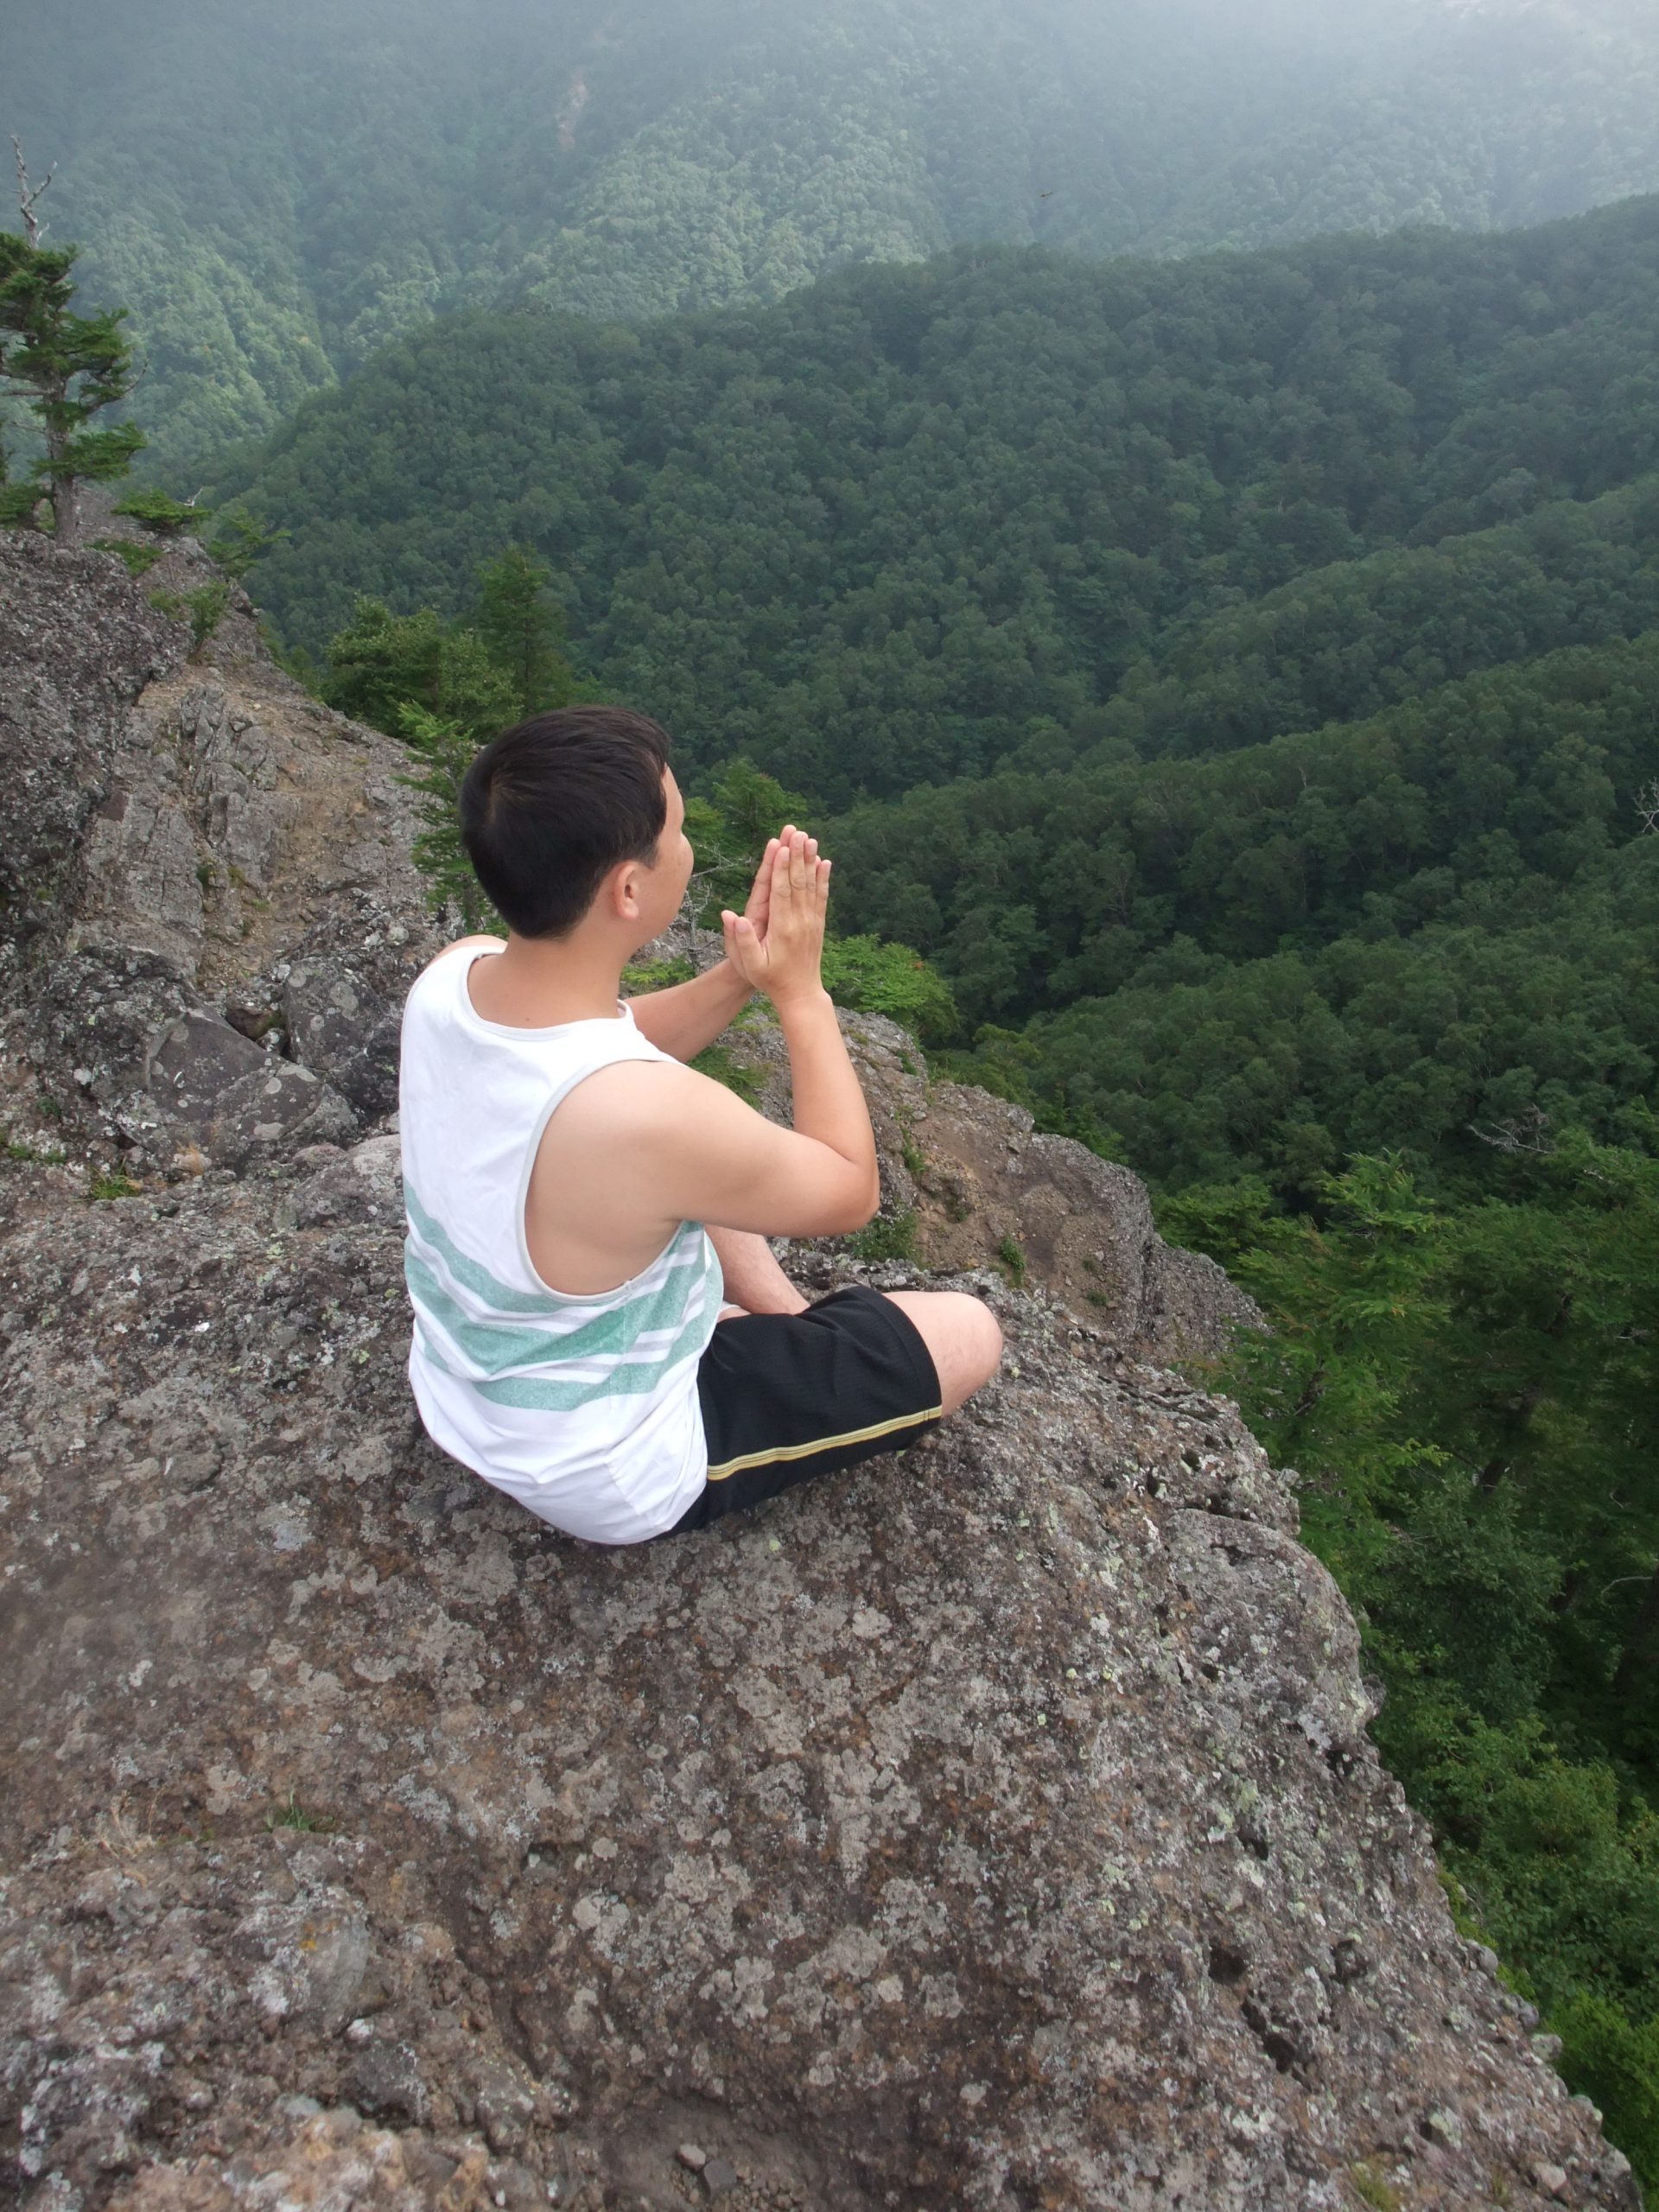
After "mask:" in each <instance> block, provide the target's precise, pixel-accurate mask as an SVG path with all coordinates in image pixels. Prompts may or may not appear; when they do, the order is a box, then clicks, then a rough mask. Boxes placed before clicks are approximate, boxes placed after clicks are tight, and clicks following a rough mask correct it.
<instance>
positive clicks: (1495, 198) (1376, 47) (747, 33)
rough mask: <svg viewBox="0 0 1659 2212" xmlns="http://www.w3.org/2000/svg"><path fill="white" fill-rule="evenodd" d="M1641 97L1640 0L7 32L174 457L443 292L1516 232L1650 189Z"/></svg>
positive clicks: (953, 7)
mask: <svg viewBox="0 0 1659 2212" xmlns="http://www.w3.org/2000/svg"><path fill="white" fill-rule="evenodd" d="M1656 117H1659V18H1656V16H1655V15H1654V11H1653V10H1651V8H1650V7H1649V6H1647V5H1645V4H1643V0H1573V4H1571V5H1568V4H1567V3H1566V0H1489V4H1487V5H1484V6H1481V7H1478V8H1477V7H1468V6H1461V5H1456V4H1452V0H1392V4H1388V5H1384V4H1383V0H1351V4H1348V5H1345V6H1344V7H1342V8H1332V7H1331V6H1329V5H1328V4H1325V0H1271V3H1270V4H1259V5H1256V6H1254V7H1251V8H1249V9H1246V8H1244V7H1243V6H1242V5H1240V4H1238V0H1166V3H1165V4H1163V5H1160V6H1159V7H1157V8H1151V7H1147V6H1146V5H1144V4H1141V0H1020V4H1019V5H1018V6H1015V5H1014V4H1012V0H953V4H950V5H949V6H947V5H946V4H945V0H828V4H826V5H823V6H820V7H818V8H817V9H814V10H806V11H803V10H779V9H778V8H777V7H775V6H773V5H772V4H769V0H477V4H475V5H474V6H471V7H468V8H467V9H465V10H454V9H446V8H443V7H441V6H439V5H438V4H437V0H353V4H352V5H351V6H350V7H348V8H339V7H335V6H333V5H326V4H324V0H290V4H289V5H287V6H285V7H283V8H281V9H277V10H245V9H232V8H230V7H228V6H226V5H224V4H223V0H150V4H149V5H146V6H145V7H143V8H142V9H139V8H133V7H131V6H128V5H123V4H118V0H64V4H62V5H60V6H59V7H56V8H54V9H52V10H22V9H14V10H11V11H10V15H9V17H8V20H7V22H6V24H5V27H4V31H3V53H0V132H10V131H13V130H16V131H18V132H20V133H21V134H22V138H23V141H24V143H25V147H26V149H27V151H28V153H29V156H30V159H31V162H32V163H33V166H34V168H35V172H36V174H37V175H38V174H41V173H43V172H44V170H45V169H46V168H47V167H48V164H50V163H52V162H57V163H58V164H59V174H58V177H57V180H56V182H55V184H54V200H53V209H54V215H53V219H54V223H55V224H56V226H57V228H58V230H59V232H60V234H62V235H65V236H71V237H77V238H82V239H84V240H86V244H87V256H86V264H85V277H86V283H87V284H88V287H89V289H90V292H91V295H92V296H93V297H95V298H96V297H103V298H107V299H109V300H111V301H115V300H119V301H121V302H124V303H125V304H126V305H127V306H128V307H130V308H131V309H132V311H133V315H134V325H135V328H136V330H137V334H138V336H139V338H140V340H141V342H142V346H143V353H144V355H145V358H146V361H147V365H148V376H147V380H146V383H145V385H144V387H143V393H142V396H141V398H140V401H139V403H138V404H139V410H140V412H141V414H142V416H143V420H144V422H145V423H146V426H147V428H148V429H149V432H150V434H151V438H152V442H153V454H154V457H155V458H156V459H157V460H159V461H175V462H177V463H179V464H180V465H187V464H188V465H191V466H194V463H195V461H197V459H198V458H199V457H200V455H202V454H204V453H205V452H206V451H207V449H209V448H213V447H214V446H217V445H219V444H220V443H222V442H224V441H225V440H226V439H229V438H235V437H238V436H245V435H262V434H264V432H266V431H268V430H269V429H271V428H272V427H273V426H274V425H275V424H277V423H278V422H279V421H280V420H282V419H283V417H284V416H286V415H287V414H288V412H289V410H291V409H292V408H293V407H294V406H295V405H296V404H297V402H298V401H299V400H300V399H301V398H302V397H303V396H304V395H305V394H306V393H307V392H308V391H313V390H315V389H317V388H319V387H324V386H327V385H333V384H334V382H335V381H336V380H337V379H338V378H341V377H343V376H346V375H347V374H349V373H351V372H353V370H355V369H356V368H357V367H358V366H359V365H360V364H361V363H363V362H364V361H365V359H368V358H369V357H370V356H371V355H372V353H374V352H375V350H376V349H377V348H378V347H379V346H383V345H385V343H386V342H388V341H389V340H392V339H395V338H397V337H399V336H401V335H404V334H407V333H409V332H410V331H411V330H412V329H414V328H416V327H418V326H419V325H421V324H422V323H423V322H424V321H426V319H427V318H428V317H429V315H431V314H432V313H433V312H434V311H435V310H439V309H442V310H451V309H454V308H461V307H467V306H474V307H478V306H494V305H518V304H523V303H524V302H542V303H544V304H546V305H549V306H550V307H554V308H571V309H575V310H578V311H580V312H582V313H585V314H593V315H605V316H622V317H628V318H633V317H639V316H649V315H661V314H665V313H670V312H675V311H682V310H687V309H695V308H703V307H714V306H721V305H728V304H734V303H737V302H745V301H756V302H766V301H772V300H775V299H778V298H779V297H780V296H783V295H784V294H785V293H786V292H789V291H790V290H791V289H794V288H796V287H797V286H799V285H801V284H803V283H807V282H809V281H810V280H811V279H812V278H814V277H817V276H819V275H821V274H823V272H825V271H826V270H830V269H833V268H836V267H838V266H841V265H842V264H849V263H862V262H872V261H902V260H914V259H917V258H919V257H924V256H926V255H930V254H935V253H938V251H941V250H943V249H944V248H946V247H948V246H950V245H953V244H958V243H968V242H975V241H979V240H982V239H998V240H1002V241H1005V242H1009V243H1014V244H1019V245H1030V244H1043V245H1052V246H1055V247H1059V248H1064V249H1066V250H1069V251H1076V252H1081V253H1088V254H1104V253H1117V252H1123V251H1141V252H1149V253H1158V254H1163V253H1173V254H1181V253H1188V252H1192V251H1196V250H1201V249H1203V248H1205V247H1208V246H1212V245H1227V244H1231V245H1249V246H1260V245H1275V244H1281V243H1285V242H1287V241H1289V240H1292V239H1296V238H1306V237H1309V236H1312V235H1313V234H1315V233H1317V232H1326V231H1333V230H1339V229H1348V228H1354V229H1363V230H1369V231H1385V230H1389V229H1391V228H1394V227H1396V226H1400V225H1402V224H1408V223H1413V224H1431V225H1449V226H1454V227H1459V228H1466V229H1472V230H1485V229H1490V228H1491V227H1494V226H1503V225H1510V224H1516V223H1529V222H1531V223H1535V222H1540V221H1543V220H1547V219H1550V218H1552V217H1554V216H1558V215H1563V214H1568V213H1574V212H1577V211H1579V210H1580V209H1583V208H1586V207H1592V206H1596V205H1599V204H1603V203H1605V202H1608V201H1611V200H1617V199H1618V198H1620V197H1623V196H1624V195H1626V194H1631V193H1637V192H1644V191H1651V190H1653V189H1655V188H1659V122H1656Z"/></svg>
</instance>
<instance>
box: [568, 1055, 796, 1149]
mask: <svg viewBox="0 0 1659 2212" xmlns="http://www.w3.org/2000/svg"><path fill="white" fill-rule="evenodd" d="M556 1122H563V1123H564V1124H565V1127H566V1128H569V1129H571V1130H572V1131H575V1130H576V1129H578V1128H581V1129H582V1130H583V1131H584V1132H585V1131H588V1130H590V1129H597V1130H598V1131H600V1132H601V1134H603V1135H605V1136H606V1137H607V1140H608V1141H610V1142H612V1143H625V1142H626V1143H628V1144H637V1143H641V1142H662V1143H672V1142H673V1141H674V1140H675V1139H676V1137H677V1136H678V1137H681V1138H683V1136H684V1135H686V1134H687V1132H688V1131H690V1130H691V1129H701V1128H707V1127H708V1126H709V1124H710V1123H713V1124H715V1126H719V1127H729V1126H730V1125H731V1124H732V1123H733V1122H742V1123H745V1124H752V1123H758V1124H759V1125H760V1128H762V1129H769V1128H771V1126H772V1124H771V1123H770V1122H766V1121H765V1120H763V1119H762V1117H761V1116H760V1115H759V1114H757V1113H756V1112H755V1110H754V1109H753V1107H752V1106H749V1105H747V1104H746V1103H744V1101H743V1100H742V1099H741V1098H740V1097H738V1096H737V1095H736V1094H735V1093H734V1091H730V1090H727V1088H726V1087H725V1085H724V1084H719V1083H715V1082H714V1081H713V1080H712V1079H711V1078H710V1077H708V1076H706V1075H702V1074H700V1073H699V1072H698V1071H697V1070H696V1068H691V1067H687V1066H685V1065H683V1063H682V1062H681V1061H679V1060H670V1059H661V1060H659V1059H648V1060H647V1059H641V1060H613V1061H611V1062H609V1063H608V1064H607V1065H606V1066H604V1067H601V1068H595V1069H594V1072H593V1073H592V1075H590V1076H588V1077H584V1079H583V1080H582V1082H581V1083H579V1084H577V1085H576V1088H575V1090H573V1091H572V1092H571V1093H570V1095H569V1097H568V1098H567V1099H566V1100H565V1101H564V1103H563V1104H562V1105H561V1106H560V1108H559V1109H558V1112H557V1113H556V1115H555V1116H554V1117H553V1121H552V1122H549V1124H548V1127H549V1128H553V1126H554V1124H555V1123H556Z"/></svg>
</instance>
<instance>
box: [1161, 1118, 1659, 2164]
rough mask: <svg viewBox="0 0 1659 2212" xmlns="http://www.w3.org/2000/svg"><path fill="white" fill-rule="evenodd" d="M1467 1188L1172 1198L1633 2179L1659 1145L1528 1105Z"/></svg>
mask: <svg viewBox="0 0 1659 2212" xmlns="http://www.w3.org/2000/svg"><path fill="white" fill-rule="evenodd" d="M1503 1146H1504V1147H1506V1148H1499V1149H1497V1150H1495V1151H1494V1153H1493V1155H1492V1173H1491V1179H1490V1180H1489V1185H1488V1188H1487V1190H1486V1192H1484V1195H1481V1196H1479V1197H1478V1198H1469V1199H1465V1200H1463V1201H1461V1202H1459V1203H1457V1204H1452V1205H1447V1204H1441V1205H1431V1204H1429V1203H1427V1201H1426V1200H1425V1199H1424V1198H1423V1197H1422V1196H1421V1192H1419V1191H1418V1189H1417V1188H1416V1186H1415V1185H1414V1180H1413V1179H1412V1177H1411V1176H1410V1174H1409V1173H1408V1172H1407V1170H1406V1169H1405V1167H1404V1166H1402V1163H1401V1161H1400V1160H1398V1159H1397V1158H1378V1159H1364V1158H1362V1159H1359V1160H1355V1161H1354V1162H1353V1163H1352V1164H1351V1166H1350V1167H1349V1168H1348V1169H1347V1170H1346V1171H1345V1172H1344V1173H1343V1174H1342V1175H1340V1176H1338V1177H1336V1178H1333V1179H1329V1180H1328V1181H1326V1182H1325V1184H1324V1185H1322V1187H1321V1189H1320V1191H1319V1213H1318V1216H1317V1217H1306V1218H1302V1219H1296V1220H1293V1219H1291V1218H1288V1217H1285V1216H1284V1215H1282V1214H1280V1213H1277V1212H1276V1211H1274V1207H1273V1204H1272V1200H1271V1197H1270V1194H1269V1193H1268V1190H1267V1188H1266V1186H1265V1185H1262V1184H1261V1183H1259V1182H1257V1183H1255V1184H1249V1183H1243V1184H1234V1185H1223V1186H1221V1187H1219V1188H1214V1189H1211V1190H1198V1189H1192V1190H1189V1191H1187V1192H1184V1193H1183V1194H1181V1195H1180V1196H1179V1198H1171V1199H1166V1201H1164V1203H1163V1205H1162V1206H1161V1208H1160V1222H1161V1224H1162V1225H1163V1226H1164V1227H1165V1228H1166V1230H1167V1232H1168V1233H1170V1234H1172V1235H1175V1236H1184V1237H1185V1238H1186V1239H1188V1240H1189V1241H1191V1242H1194V1243H1200V1244H1202V1245H1203V1246H1204V1247H1205V1249H1209V1250H1211V1252H1213V1253H1214V1254H1215V1255H1217V1257H1218V1258H1220V1259H1222V1260H1223V1262H1224V1264H1225V1265H1227V1266H1228V1267H1229V1268H1230V1270H1231V1272H1232V1273H1233V1274H1235V1276H1236V1279H1237V1280H1239V1281H1241V1282H1243V1284H1244V1285H1245V1287H1248V1288H1249V1290H1251V1291H1252V1292H1253V1294H1255V1296H1256V1298H1257V1299H1258V1300H1260V1301H1261V1303H1262V1306H1263V1308H1264V1310H1265V1312H1266V1313H1267V1315H1268V1319H1269V1321H1270V1322H1271V1324H1272V1326H1273V1334H1272V1335H1270V1336H1260V1335H1251V1336H1249V1337H1246V1338H1243V1339H1242V1340H1241V1341H1240V1343H1239V1344H1238V1346H1237V1348H1236V1353H1235V1355H1234V1357H1233V1359H1232V1361H1231V1363H1230V1366H1229V1370H1228V1372H1227V1375H1226V1376H1225V1380H1226V1382H1227V1383H1228V1386H1229V1387H1230V1388H1231V1389H1236V1391H1237V1393H1238V1395H1239V1396H1240V1400H1241V1402H1242V1403H1243V1406H1244V1408H1245V1410H1246V1412H1247V1414H1248V1415H1249V1419H1250V1421H1251V1423H1252V1426H1253V1427H1255V1429H1256V1432H1257V1433H1258V1434H1259V1435H1261V1437H1262V1440H1263V1441H1264V1443H1266V1444H1267V1445H1268V1448H1269V1450H1270V1451H1271V1452H1273V1453H1274V1457H1275V1458H1276V1459H1280V1460H1281V1463H1282V1464H1286V1465H1294V1466H1296V1467H1298V1468H1299V1469H1300V1471H1301V1474H1302V1478H1303V1487H1302V1492H1301V1495H1302V1501H1303V1526H1304V1532H1305V1535H1306V1537H1307V1540H1308V1541H1310V1542H1311V1543H1312V1544H1313V1546H1314V1548H1316V1549H1317V1550H1318V1551H1319V1553H1320V1554H1321V1556H1322V1557H1323V1558H1324V1559H1325V1560H1326V1562H1327V1563H1328V1564H1329V1565H1330V1566H1331V1567H1332V1570H1333V1572H1334V1573H1336V1574H1337V1576H1338V1580H1340V1581H1341V1582H1342V1584H1343V1586H1344V1590H1345V1591H1346V1592H1347V1593H1348V1595H1349V1596H1350V1598H1351V1599H1352V1600H1353V1601H1354V1603H1355V1605H1356V1606H1357V1609H1358V1611H1359V1614H1360V1618H1361V1621H1362V1624H1363V1633H1364V1637H1365V1642H1366V1647H1367V1651H1368V1655H1369V1658H1370V1663H1371V1664H1372V1666H1373V1667H1374V1668H1375V1669H1376V1671H1377V1672H1378V1673H1379V1674H1380V1675H1382V1677H1383V1681H1385V1683H1386V1684H1387V1686H1388V1691H1389V1696H1388V1700H1387V1702H1386V1704H1385V1705H1384V1707H1383V1711H1382V1713H1381V1714H1380V1716H1379V1718H1378V1719H1377V1721H1376V1735H1377V1739H1378V1742H1379V1745H1380V1746H1381V1748H1382V1750H1383V1754H1384V1756H1385V1758H1387V1759H1388V1761H1389V1764H1390V1765H1391V1766H1392V1767H1393V1769H1394V1770H1395V1772H1396V1773H1397V1774H1399V1776H1400V1777H1401V1778H1402V1781H1403V1782H1404V1783H1405V1784H1406V1786H1407V1788H1408V1790H1409V1792H1410V1794H1411V1796H1412V1798H1413V1801H1414V1802H1415V1803H1416V1804H1417V1805H1418V1806H1419V1807H1420V1808H1421V1809H1422V1810H1423V1811H1424V1812H1426V1813H1427V1815H1429V1816H1430V1817H1431V1819H1432V1820H1433V1822H1434V1824H1435V1827H1436V1830H1437V1833H1438V1834H1439V1836H1440V1840H1441V1847H1442V1850H1443V1852H1444V1853H1445V1855H1446V1863H1447V1866H1448V1867H1449V1869H1450V1871H1451V1872H1452V1874H1453V1875H1454V1876H1455V1877H1456V1878H1457V1880H1458V1882H1459V1884H1460V1885H1461V1888H1462V1891H1463V1892H1464V1894H1465V1897H1466V1899H1467V1902H1468V1904H1469V1906H1470V1908H1471V1910H1473V1912H1474V1913H1475V1914H1476V1916H1477V1917H1478V1922H1479V1923H1480V1925H1481V1927H1482V1929H1483V1930H1484V1933H1485V1934H1486V1936H1488V1938H1489V1940H1491V1942H1493V1943H1495V1944H1496V1945H1497V1946H1498V1947H1499V1948H1500V1949H1501V1950H1502V1951H1503V1953H1504V1954H1505V1955H1506V1956H1508V1957H1509V1958H1510V1960H1511V1961H1514V1962H1516V1964H1517V1965H1518V1966H1519V1967H1521V1968H1522V1970H1523V1973H1524V1978H1525V1982H1526V1985H1527V1986H1528V1987H1529V1990H1530V1991H1531V1992H1532V1993H1535V1995H1536V1996H1537V1998H1538V1999H1539V2001H1540V2003H1541V2005H1543V2007H1544V2009H1545V2011H1546V2012H1547V2014H1548V2017H1549V2018H1550V2020H1551V2022H1552V2024H1554V2026H1555V2027H1556V2029H1557V2031H1558V2032H1560V2033H1561V2034H1562V2036H1563V2037H1564V2039H1566V2041H1567V2051H1566V2054H1565V2056H1564V2058H1563V2065H1564V2067H1565V2069H1566V2070H1567V2075H1568V2078H1569V2080H1571V2081H1573V2082H1574V2084H1575V2086H1580V2087H1583V2086H1588V2085H1589V2084H1590V2083H1591V2082H1593V2083H1594V2087H1593V2088H1591V2091H1590V2093H1591V2094H1592V2095H1593V2096H1594V2097H1595V2099H1596V2101H1597V2102H1598V2103H1599V2104H1601V2105H1602V2106H1603V2107H1604V2109H1605V2111H1606V2113H1607V2114H1608V2124H1609V2127H1610V2129H1611V2133H1612V2134H1613V2137H1614V2139H1615V2140H1616V2141H1618V2142H1619V2143H1620V2144H1621V2145H1623V2146H1624V2148H1625V2150H1626V2151H1627V2152H1628V2154H1629V2155H1630V2158H1632V2161H1633V2162H1634V2163H1636V2164H1637V2166H1638V2168H1639V2169H1640V2170H1642V2171H1644V2173H1645V2175H1646V2176H1647V2177H1649V2179H1650V2178H1651V2177H1653V2176H1654V2174H1655V2172H1656V2171H1659V2168H1656V2164H1655V2160H1656V2154H1659V2137H1656V2134H1655V2132H1654V2115H1655V2113H1656V2110H1659V2104H1656V2100H1659V2066H1656V2064H1655V2060H1656V2058H1659V2044H1656V2036H1659V1945H1656V1943H1655V1941H1654V1934H1655V1930H1656V1929H1659V1812H1656V1809H1655V1797H1656V1783H1659V1725H1656V1720H1655V1713H1656V1711H1659V1700H1656V1698H1655V1694H1654V1689H1655V1684H1656V1681H1659V1652H1655V1651H1653V1650H1651V1649H1649V1625H1648V1624H1649V1614H1650V1613H1652V1614H1654V1615H1656V1616H1659V1470H1656V1465H1655V1462H1654V1459H1653V1455H1652V1452H1651V1450H1650V1446H1649V1436H1650V1409H1651V1407H1652V1405H1653V1403H1654V1401H1655V1397H1656V1394H1659V1160H1655V1159H1654V1158H1653V1156H1652V1155H1651V1154H1649V1153H1647V1152H1643V1151H1636V1150H1633V1149H1630V1148H1619V1147H1608V1146H1605V1145H1598V1144H1596V1143H1594V1142H1592V1141H1590V1140H1589V1139H1588V1138H1586V1136H1584V1135H1582V1134H1581V1133H1579V1132H1574V1131H1565V1132H1562V1133H1560V1135H1552V1133H1551V1132H1550V1131H1549V1129H1548V1127H1547V1126H1546V1125H1542V1124H1539V1123H1532V1124H1529V1125H1528V1127H1527V1128H1525V1129H1524V1130H1523V1131H1522V1132H1520V1133H1513V1132H1512V1133H1510V1134H1509V1135H1507V1136H1506V1137H1505V1138H1504V1139H1503Z"/></svg>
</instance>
